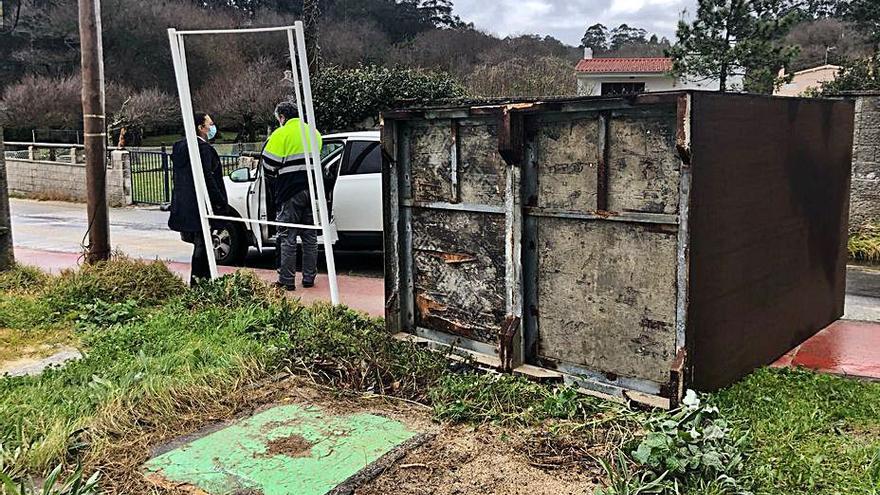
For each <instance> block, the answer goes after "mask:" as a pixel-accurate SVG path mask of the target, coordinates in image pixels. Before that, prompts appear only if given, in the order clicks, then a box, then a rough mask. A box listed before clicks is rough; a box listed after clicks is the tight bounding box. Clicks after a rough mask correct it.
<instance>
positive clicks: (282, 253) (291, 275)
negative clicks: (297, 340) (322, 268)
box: [262, 102, 323, 290]
mask: <svg viewBox="0 0 880 495" xmlns="http://www.w3.org/2000/svg"><path fill="white" fill-rule="evenodd" d="M275 118H276V119H278V124H279V127H278V128H277V129H275V131H274V132H272V135H271V136H269V140H268V141H267V142H266V146H265V148H263V156H262V158H263V160H262V162H263V170H264V171H265V173H266V178H267V179H268V181H269V182H270V183H272V184H273V188H272V189H273V193H274V194H273V196H274V202H275V211H276V214H275V216H276V219H277V221H279V222H284V223H297V224H301V225H314V224H315V219H314V218H313V215H312V202H311V201H312V198H311V195H310V193H309V182H308V181H309V178H308V174H307V172H306V153H309V152H310V151H311V150H310V148H309V146H308V142H309V132H311V129H310V127H309V126H308V125H307V124H306V123H304V122H302V121H301V120H300V119H299V112H298V111H297V108H296V105H294V104H292V103H290V102H281V103H279V104H278V106H277V107H275ZM303 131H305V132H303ZM304 135H305V141H304V140H303V137H304ZM315 135H316V137H317V139H316V141H317V142H316V143H315V147H316V148H317V149H318V150H320V149H321V134H320V133H318V132H317V130H316V131H315ZM320 170H321V165H320V164H316V171H320ZM319 173H320V172H319ZM318 180H323V177H322V175H319V176H318ZM297 237H299V238H300V239H302V250H303V262H302V286H303V287H313V286H314V285H315V277H316V276H317V274H318V232H317V231H316V230H314V229H304V228H293V227H279V228H278V238H277V242H276V249H278V250H279V256H278V258H277V259H278V282H277V284H276V285H277V286H279V287H282V288H284V289H286V290H294V289H296V280H295V276H296V238H297Z"/></svg>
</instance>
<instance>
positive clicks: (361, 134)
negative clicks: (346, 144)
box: [322, 131, 379, 141]
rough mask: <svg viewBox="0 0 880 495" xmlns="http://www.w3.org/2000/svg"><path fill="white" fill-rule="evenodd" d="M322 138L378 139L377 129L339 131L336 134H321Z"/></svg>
mask: <svg viewBox="0 0 880 495" xmlns="http://www.w3.org/2000/svg"><path fill="white" fill-rule="evenodd" d="M322 138H323V139H356V140H360V141H378V140H379V131H355V132H339V133H336V134H327V135H326V136H322Z"/></svg>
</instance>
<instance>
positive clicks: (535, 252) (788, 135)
mask: <svg viewBox="0 0 880 495" xmlns="http://www.w3.org/2000/svg"><path fill="white" fill-rule="evenodd" d="M389 116H391V118H392V120H393V121H394V122H393V125H388V127H387V129H388V131H387V132H388V133H393V134H394V139H391V138H390V137H389V138H387V139H386V138H384V137H383V145H384V146H385V148H386V150H388V151H389V153H390V154H393V155H394V157H393V158H394V160H395V161H392V162H391V164H390V165H388V166H386V169H385V173H386V174H393V175H394V177H388V178H386V181H385V185H386V191H385V192H386V194H389V195H390V196H391V197H389V198H388V199H387V200H386V203H385V204H386V209H387V211H386V242H389V243H392V242H393V243H395V249H396V253H394V252H393V251H392V253H391V255H389V254H387V253H388V251H386V276H387V277H389V280H390V283H391V286H392V287H391V289H387V288H386V301H387V303H388V304H387V309H388V314H389V317H394V318H396V319H397V322H398V323H397V324H396V326H395V325H389V328H391V329H392V330H399V331H402V332H408V333H410V334H414V335H416V336H417V337H419V338H421V339H425V340H427V341H430V342H432V343H434V344H436V345H438V346H444V345H445V346H452V347H455V348H459V349H464V350H465V351H464V352H466V353H469V354H468V355H469V356H471V357H474V356H477V357H478V359H477V362H480V363H483V364H484V365H487V364H486V363H490V364H488V365H489V366H497V367H498V368H499V369H504V370H509V369H512V370H513V371H514V372H524V371H523V370H524V369H525V368H528V369H534V367H535V366H540V367H543V368H545V369H549V368H552V369H553V370H554V371H555V373H557V374H558V375H559V376H561V377H562V379H564V380H565V382H566V383H570V384H573V385H576V386H579V387H585V388H588V389H590V390H592V391H593V392H594V393H599V394H603V395H605V396H611V397H615V398H618V399H621V400H638V401H644V402H648V403H652V404H653V403H663V404H666V405H674V404H676V403H677V401H678V400H679V399H680V397H681V394H683V392H684V390H685V388H686V387H695V388H698V389H712V388H717V387H719V386H723V385H725V384H728V383H730V382H731V381H732V380H735V379H736V378H737V377H739V376H742V375H743V374H745V373H747V372H748V371H750V370H751V369H753V368H754V367H756V366H759V365H761V364H765V363H767V362H769V361H772V360H773V359H775V357H776V356H778V355H780V354H782V353H783V352H785V351H786V350H788V349H789V348H790V347H791V346H793V345H795V344H797V343H799V342H801V341H802V340H803V339H805V338H806V337H807V336H809V335H811V334H812V333H814V332H816V331H818V330H819V329H820V328H822V327H823V326H824V325H825V324H827V323H828V322H829V321H831V320H832V319H834V318H836V317H837V316H839V315H840V313H841V312H842V304H843V293H844V291H843V288H844V287H843V273H844V271H843V267H844V263H845V235H844V233H845V230H846V201H847V194H846V191H847V188H848V187H849V160H850V158H851V157H850V149H851V137H852V135H851V133H852V106H851V104H848V103H844V102H831V101H811V100H788V99H775V98H767V97H759V96H754V95H716V94H711V93H699V92H676V93H667V94H650V95H639V96H634V97H622V98H621V97H612V98H604V97H603V98H574V99H572V98H562V99H549V100H537V101H526V100H503V101H495V102H462V103H460V104H457V105H453V106H450V107H442V106H440V107H432V108H423V109H418V110H403V111H396V112H394V113H392V114H386V118H388V117H389ZM391 148H394V149H393V150H392V149H391ZM395 188H396V191H395ZM389 232H390V233H389ZM392 265H396V266H392ZM395 297H396V300H395ZM394 311H398V312H399V315H396V316H395V315H394V314H393V313H394ZM520 363H525V364H522V365H521V366H518V365H519V364H520ZM554 376H555V375H554Z"/></svg>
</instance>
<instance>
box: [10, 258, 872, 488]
mask: <svg viewBox="0 0 880 495" xmlns="http://www.w3.org/2000/svg"><path fill="white" fill-rule="evenodd" d="M31 275H35V274H30V275H27V276H22V275H9V276H8V277H7V278H3V280H9V281H10V282H8V284H7V285H6V286H5V287H6V288H5V289H0V295H2V297H0V327H4V328H6V329H7V330H6V332H8V333H2V331H0V349H2V348H3V346H5V347H6V348H8V349H14V348H20V347H21V346H26V345H31V344H30V343H29V342H35V341H39V340H40V339H43V338H52V337H53V336H61V337H64V336H67V337H69V338H71V339H76V340H77V341H78V343H79V345H80V346H81V347H82V348H83V349H84V351H85V357H84V358H83V359H81V360H79V361H76V362H72V363H69V364H67V365H66V366H64V367H63V368H53V369H50V370H48V371H46V372H44V373H43V374H42V375H39V376H35V377H16V378H0V443H2V447H0V471H5V472H7V473H10V474H12V476H13V477H19V478H20V477H23V476H44V475H45V474H46V473H48V472H49V471H50V469H51V468H52V467H54V466H55V465H57V464H59V463H64V465H65V467H66V471H65V472H67V473H72V472H74V468H75V464H76V463H83V465H84V466H85V473H86V474H88V475H91V474H92V473H93V472H94V471H95V470H98V469H100V470H101V471H102V472H103V473H105V475H106V477H105V481H106V483H107V484H108V485H109V486H111V487H112V490H111V492H114V493H115V492H124V491H125V490H127V489H129V490H130V488H126V487H130V486H141V485H137V483H143V480H142V479H141V478H140V477H139V474H138V466H139V465H140V463H141V462H143V460H144V459H145V456H146V455H147V454H146V453H147V452H148V451H149V447H150V446H151V445H152V443H151V442H155V441H158V440H160V439H167V438H169V437H172V436H174V435H175V434H178V433H180V432H183V431H191V429H193V428H198V427H199V426H200V425H203V424H204V423H206V422H208V421H210V420H211V419H216V418H225V417H229V416H230V415H233V414H236V413H237V412H239V411H241V410H243V408H244V407H246V405H247V404H250V405H251V406H253V405H256V404H257V403H259V402H258V400H259V399H249V398H247V396H246V395H243V392H242V391H243V390H246V389H248V387H250V386H252V385H254V384H256V383H260V381H261V380H265V379H266V378H267V377H269V376H271V375H273V374H274V373H275V372H277V371H278V370H279V369H290V370H293V371H295V372H297V373H299V374H303V375H307V376H309V377H311V378H312V379H313V380H314V381H316V382H319V383H322V384H328V385H332V386H335V387H337V388H339V389H342V390H349V391H358V392H368V393H374V394H381V395H393V396H396V397H401V398H404V399H407V400H412V401H418V402H421V403H424V404H429V405H430V406H431V407H432V408H433V411H434V416H435V417H436V419H438V420H439V421H445V422H465V423H472V424H482V423H495V424H499V425H503V426H505V427H509V428H523V429H527V430H528V431H529V432H531V433H530V434H531V435H532V437H531V438H533V439H534V441H532V442H529V445H527V446H523V447H522V451H523V454H524V455H526V456H528V458H529V459H531V460H532V461H533V462H534V463H535V465H540V466H551V468H552V466H553V465H557V466H561V465H572V464H579V465H589V466H592V468H596V469H597V468H598V466H599V464H601V465H603V466H604V469H605V471H606V479H607V482H608V486H606V487H605V488H604V492H603V493H606V494H614V495H623V494H626V493H663V494H675V493H689V494H703V495H710V494H728V493H747V492H749V491H751V492H754V493H756V494H780V495H781V494H787V493H815V494H819V495H822V494H832V493H847V494H849V493H866V494H870V493H874V494H876V493H877V490H878V487H880V454H878V452H880V384H877V383H866V382H860V381H853V380H847V379H843V378H838V377H831V376H824V375H818V374H814V373H810V372H805V371H792V370H760V371H758V372H756V373H754V374H752V375H751V376H749V377H747V378H746V379H745V380H743V381H742V382H741V383H739V384H737V385H734V386H733V387H730V388H729V389H727V390H725V391H722V392H720V393H717V394H713V395H711V396H708V397H706V396H703V397H700V398H699V399H700V400H702V402H701V401H700V400H698V398H697V397H696V396H692V397H690V398H689V401H688V402H686V403H685V405H684V406H683V407H682V408H681V409H679V410H676V411H672V412H662V411H653V412H649V411H638V410H632V409H629V408H627V407H625V406H622V405H618V404H612V403H608V402H603V401H600V400H598V399H594V398H591V397H587V396H584V395H581V394H580V393H578V392H577V391H576V390H574V389H571V388H567V387H563V386H548V385H541V384H536V383H533V382H529V381H527V380H525V379H523V378H520V377H516V376H506V375H505V376H498V375H491V374H481V373H476V372H473V371H468V372H465V373H461V372H460V371H462V369H464V370H471V368H470V366H469V363H464V364H456V365H454V366H452V365H450V361H449V360H448V359H447V356H444V355H442V354H441V353H436V352H432V351H429V350H427V349H426V348H424V347H420V346H419V345H417V344H414V343H410V342H405V341H398V340H395V339H393V338H392V337H391V336H390V335H388V333H387V332H386V331H385V329H384V326H383V324H382V322H381V320H378V319H372V318H367V317H365V316H363V315H361V314H358V313H355V312H353V311H350V310H347V309H345V308H342V307H331V306H329V305H323V304H317V305H314V306H308V307H306V306H302V305H300V304H298V303H296V302H291V301H288V300H286V299H284V298H283V297H281V296H280V294H279V293H277V292H275V291H274V290H273V289H271V288H269V287H268V286H267V285H266V284H264V283H263V282H261V281H260V280H259V279H257V278H256V277H255V276H254V275H253V274H250V273H248V272H238V273H236V274H234V275H230V276H226V277H223V278H221V279H219V280H216V281H213V282H210V283H206V284H202V285H199V286H196V287H194V288H192V289H188V288H186V287H184V286H183V284H182V282H181V281H180V280H179V279H177V277H175V276H174V275H173V274H171V273H170V272H168V271H167V269H165V268H164V266H162V265H161V264H152V263H142V262H136V261H132V260H127V259H124V258H123V259H118V260H114V261H111V262H109V263H106V264H98V265H95V266H88V267H84V268H82V269H80V270H79V271H78V272H67V273H65V274H63V275H62V276H60V277H56V278H52V279H49V280H43V281H36V280H37V279H36V278H34V277H32V276H31ZM32 278H33V279H34V280H35V281H33V282H32V281H31V279H32ZM28 332H32V333H28ZM53 332H55V333H53ZM65 332H66V333H65ZM74 332H75V334H74ZM65 338H66V337H65ZM4 339H5V340H4ZM29 339H30V340H29ZM4 342H5V343H4ZM263 400H267V399H263ZM648 490H650V491H648ZM872 490H873V491H872ZM135 491H137V490H135Z"/></svg>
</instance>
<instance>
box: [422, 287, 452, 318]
mask: <svg viewBox="0 0 880 495" xmlns="http://www.w3.org/2000/svg"><path fill="white" fill-rule="evenodd" d="M416 306H417V307H418V308H419V314H420V315H422V316H423V317H427V316H429V315H431V313H433V312H435V311H440V312H443V311H446V309H447V306H446V305H445V304H441V303H438V302H437V301H435V300H433V299H431V298H430V297H428V296H426V295H425V294H424V293H421V292H420V293H418V294H416Z"/></svg>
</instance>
